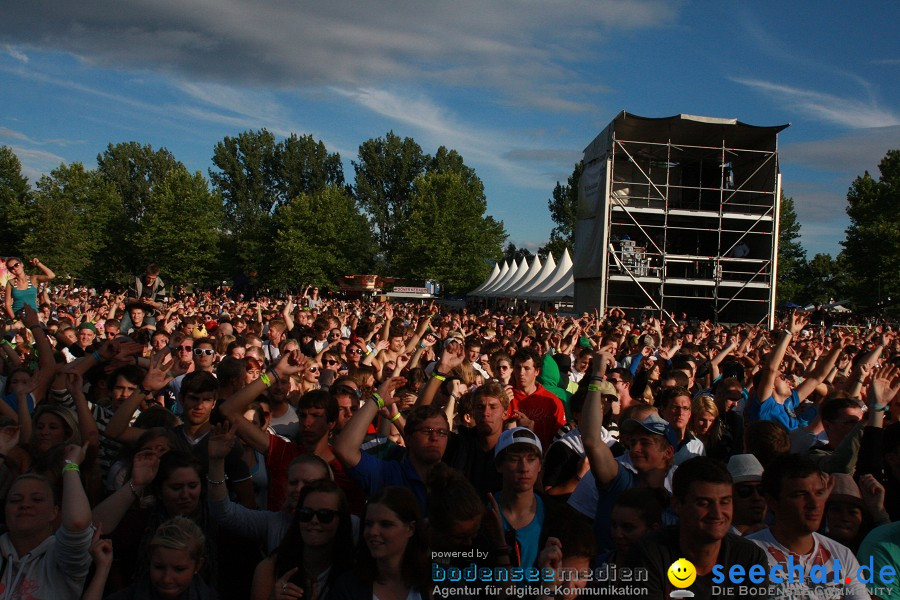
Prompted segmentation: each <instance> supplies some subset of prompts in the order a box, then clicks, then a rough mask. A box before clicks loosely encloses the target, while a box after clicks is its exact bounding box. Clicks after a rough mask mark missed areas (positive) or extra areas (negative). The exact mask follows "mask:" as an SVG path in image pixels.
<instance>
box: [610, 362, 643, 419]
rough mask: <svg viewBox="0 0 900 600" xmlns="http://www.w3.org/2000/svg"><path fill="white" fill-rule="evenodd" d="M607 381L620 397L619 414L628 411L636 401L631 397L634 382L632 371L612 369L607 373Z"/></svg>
mask: <svg viewBox="0 0 900 600" xmlns="http://www.w3.org/2000/svg"><path fill="white" fill-rule="evenodd" d="M606 380H607V381H608V382H610V383H611V384H613V387H614V388H615V389H616V395H618V397H619V414H621V413H623V412H625V411H626V410H628V408H629V407H630V406H631V405H633V404H634V403H635V402H636V400H635V399H634V398H632V397H631V384H632V383H633V382H634V375H632V374H631V371H629V370H628V369H623V368H615V369H610V370H609V371H608V372H607V373H606Z"/></svg>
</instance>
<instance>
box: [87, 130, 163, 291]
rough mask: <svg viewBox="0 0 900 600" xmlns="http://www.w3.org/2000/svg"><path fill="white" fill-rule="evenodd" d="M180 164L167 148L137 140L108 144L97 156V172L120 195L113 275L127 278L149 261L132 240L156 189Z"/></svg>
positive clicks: (114, 232) (110, 258) (115, 221)
mask: <svg viewBox="0 0 900 600" xmlns="http://www.w3.org/2000/svg"><path fill="white" fill-rule="evenodd" d="M179 165H181V163H179V162H178V161H177V160H176V159H175V156H174V155H172V153H171V152H169V151H168V150H166V149H165V148H160V149H159V150H154V149H153V147H152V146H150V145H149V144H147V145H144V146H142V145H140V144H139V143H137V142H123V143H119V144H109V146H107V148H106V151H105V152H103V154H100V155H99V156H97V170H98V172H99V173H100V175H101V176H102V177H103V178H104V179H105V180H106V181H108V182H110V183H111V184H112V185H113V186H114V187H115V189H116V192H117V193H118V195H119V198H120V205H119V209H118V210H117V211H116V214H115V215H114V216H113V219H112V225H111V237H112V240H113V244H114V245H115V246H116V248H117V250H116V252H114V253H111V254H109V255H108V263H107V269H108V271H109V273H110V277H113V278H117V279H121V280H127V279H128V278H129V277H130V276H134V274H136V273H142V272H143V270H144V269H145V268H146V266H147V262H148V261H147V259H146V257H143V256H140V255H139V254H138V253H137V249H136V246H135V245H134V243H133V240H134V238H135V236H137V235H138V233H139V231H140V228H141V222H142V220H143V218H144V214H145V213H146V211H147V208H148V206H149V204H150V197H151V195H152V194H153V190H154V188H155V187H156V186H157V185H159V183H160V182H162V181H164V180H165V179H166V177H167V176H168V175H169V173H170V172H171V171H172V170H174V169H176V168H178V167H179Z"/></svg>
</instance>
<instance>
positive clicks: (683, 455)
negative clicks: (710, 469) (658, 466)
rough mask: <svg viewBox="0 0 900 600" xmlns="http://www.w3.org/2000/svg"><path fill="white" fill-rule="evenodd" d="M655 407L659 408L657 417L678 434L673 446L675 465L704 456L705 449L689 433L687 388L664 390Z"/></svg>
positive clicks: (689, 399) (688, 394)
mask: <svg viewBox="0 0 900 600" xmlns="http://www.w3.org/2000/svg"><path fill="white" fill-rule="evenodd" d="M657 406H658V407H659V416H661V417H662V418H663V419H665V420H666V421H668V422H669V425H671V426H672V429H674V430H675V433H677V434H678V443H677V444H676V445H675V464H676V465H680V464H681V463H683V462H684V461H686V460H688V459H689V458H693V457H695V456H705V455H706V449H705V448H704V447H703V442H701V441H700V440H699V439H697V436H695V435H694V434H693V433H691V431H690V425H691V394H690V392H689V391H688V390H687V388H684V387H670V388H665V389H664V390H662V391H661V392H660V394H659V400H658V401H657Z"/></svg>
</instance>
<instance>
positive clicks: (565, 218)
mask: <svg viewBox="0 0 900 600" xmlns="http://www.w3.org/2000/svg"><path fill="white" fill-rule="evenodd" d="M583 170H584V165H583V164H582V163H581V161H579V162H578V163H577V164H576V165H575V168H574V169H573V170H572V174H571V175H569V180H568V181H567V182H566V184H565V185H563V184H561V183H560V182H558V181H557V182H556V187H555V188H553V193H552V195H551V196H550V200H548V201H547V207H548V208H549V209H550V219H551V220H552V221H553V222H554V223H555V225H554V227H553V229H552V230H551V231H550V241H549V242H547V243H546V244H545V245H544V246H542V247H541V249H540V250H538V254H540V255H542V256H547V255H548V254H552V255H554V256H560V255H561V254H562V252H563V250H566V249H568V250H569V252H572V248H573V244H574V241H575V221H576V220H577V219H576V210H577V208H578V181H579V180H580V179H581V172H582V171H583Z"/></svg>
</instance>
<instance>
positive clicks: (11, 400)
mask: <svg viewBox="0 0 900 600" xmlns="http://www.w3.org/2000/svg"><path fill="white" fill-rule="evenodd" d="M27 400H28V414H29V415H33V414H34V396H33V395H32V394H28V398H27ZM3 401H4V402H6V403H7V404H8V405H9V407H10V408H11V409H13V411H15V412H16V414H18V412H19V402H18V400H16V395H15V394H7V395H6V396H4V397H3Z"/></svg>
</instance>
